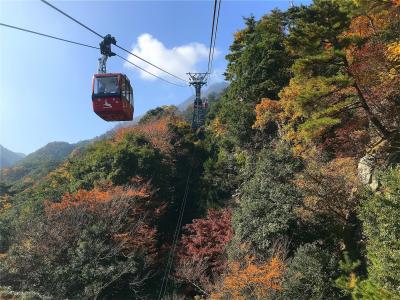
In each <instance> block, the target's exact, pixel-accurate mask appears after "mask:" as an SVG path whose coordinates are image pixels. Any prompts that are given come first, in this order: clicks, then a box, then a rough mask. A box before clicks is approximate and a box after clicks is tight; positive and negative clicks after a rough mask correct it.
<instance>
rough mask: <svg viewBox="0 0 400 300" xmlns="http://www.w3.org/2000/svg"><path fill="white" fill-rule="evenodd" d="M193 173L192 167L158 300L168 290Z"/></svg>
mask: <svg viewBox="0 0 400 300" xmlns="http://www.w3.org/2000/svg"><path fill="white" fill-rule="evenodd" d="M191 173H192V167H191V168H190V170H189V173H188V177H187V179H186V186H185V193H184V196H183V200H182V204H181V207H180V210H179V217H178V222H177V223H176V227H175V231H174V237H173V242H172V248H171V251H170V253H169V255H168V261H167V266H166V267H165V271H164V276H163V280H162V283H161V287H160V292H159V294H158V300H161V299H162V297H164V295H165V293H166V291H167V286H168V277H169V274H170V272H171V269H172V264H173V261H174V253H175V250H176V246H177V244H178V238H179V232H180V229H181V226H182V220H183V214H184V211H185V207H186V203H187V197H188V194H189V180H190V175H191Z"/></svg>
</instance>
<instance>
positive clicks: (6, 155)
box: [0, 145, 25, 170]
mask: <svg viewBox="0 0 400 300" xmlns="http://www.w3.org/2000/svg"><path fill="white" fill-rule="evenodd" d="M24 157H25V154H23V153H16V152H12V151H11V150H8V149H7V148H5V147H3V146H2V145H0V170H1V169H4V168H9V167H11V166H13V165H14V164H16V163H17V162H18V161H20V160H21V159H23V158H24Z"/></svg>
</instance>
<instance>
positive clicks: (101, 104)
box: [92, 73, 134, 121]
mask: <svg viewBox="0 0 400 300" xmlns="http://www.w3.org/2000/svg"><path fill="white" fill-rule="evenodd" d="M92 103H93V110H94V112H95V113H96V114H97V115H98V116H99V117H100V118H102V119H103V120H106V121H131V120H132V119H133V111H134V108H133V93H132V86H131V84H130V82H129V79H128V77H126V75H124V74H119V73H102V74H95V75H94V76H93V85H92Z"/></svg>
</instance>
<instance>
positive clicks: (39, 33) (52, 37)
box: [0, 23, 100, 49]
mask: <svg viewBox="0 0 400 300" xmlns="http://www.w3.org/2000/svg"><path fill="white" fill-rule="evenodd" d="M0 26H4V27H8V28H12V29H16V30H20V31H25V32H28V33H33V34H36V35H40V36H44V37H47V38H51V39H55V40H59V41H63V42H67V43H71V44H75V45H79V46H84V47H88V48H92V49H100V48H99V47H95V46H91V45H87V44H83V43H79V42H74V41H71V40H66V39H63V38H59V37H56V36H53V35H49V34H44V33H41V32H37V31H33V30H29V29H25V28H21V27H17V26H13V25H8V24H4V23H0Z"/></svg>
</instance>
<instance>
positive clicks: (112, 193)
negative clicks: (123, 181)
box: [46, 182, 150, 213]
mask: <svg viewBox="0 0 400 300" xmlns="http://www.w3.org/2000/svg"><path fill="white" fill-rule="evenodd" d="M149 196H150V191H149V188H148V187H147V186H141V187H140V188H132V187H122V186H112V185H111V183H110V182H106V183H104V184H103V185H102V186H100V187H96V188H94V189H93V190H90V191H87V190H79V191H78V192H76V193H75V194H70V193H67V194H65V195H64V196H63V197H62V199H61V201H60V202H59V203H46V208H47V212H48V213H51V212H54V211H60V210H63V209H66V208H69V207H78V206H81V205H85V206H88V207H89V208H92V209H94V208H95V206H96V204H97V203H100V202H109V201H111V200H112V199H114V198H148V197H149Z"/></svg>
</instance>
